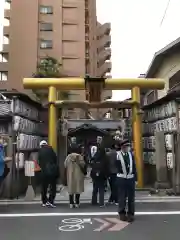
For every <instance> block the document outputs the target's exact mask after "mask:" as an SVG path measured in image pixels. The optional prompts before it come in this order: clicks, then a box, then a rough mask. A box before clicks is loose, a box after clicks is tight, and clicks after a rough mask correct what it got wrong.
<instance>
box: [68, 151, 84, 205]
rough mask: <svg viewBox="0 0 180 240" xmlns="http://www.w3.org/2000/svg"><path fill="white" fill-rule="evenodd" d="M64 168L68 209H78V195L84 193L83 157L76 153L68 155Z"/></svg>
mask: <svg viewBox="0 0 180 240" xmlns="http://www.w3.org/2000/svg"><path fill="white" fill-rule="evenodd" d="M64 167H65V169H66V177H67V188H68V193H69V204H70V208H74V207H76V208H78V207H79V205H80V195H81V193H82V192H84V178H85V175H86V174H87V172H86V164H85V161H84V158H83V156H82V155H81V154H79V153H78V152H77V153H75V152H74V153H70V154H68V156H67V157H66V159H65V162H64Z"/></svg>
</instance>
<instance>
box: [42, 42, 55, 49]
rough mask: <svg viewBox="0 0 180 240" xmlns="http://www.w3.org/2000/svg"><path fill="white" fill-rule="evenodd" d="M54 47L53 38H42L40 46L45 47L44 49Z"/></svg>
mask: <svg viewBox="0 0 180 240" xmlns="http://www.w3.org/2000/svg"><path fill="white" fill-rule="evenodd" d="M52 47H53V43H52V40H41V42H40V48H43V49H47V48H48V49H50V48H52Z"/></svg>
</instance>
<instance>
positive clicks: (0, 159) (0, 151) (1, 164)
mask: <svg viewBox="0 0 180 240" xmlns="http://www.w3.org/2000/svg"><path fill="white" fill-rule="evenodd" d="M4 158H5V156H4V145H3V140H2V139H1V138H0V179H2V178H3V174H4V169H5V161H4Z"/></svg>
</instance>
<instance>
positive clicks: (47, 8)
mask: <svg viewBox="0 0 180 240" xmlns="http://www.w3.org/2000/svg"><path fill="white" fill-rule="evenodd" d="M40 13H43V14H53V7H52V6H40Z"/></svg>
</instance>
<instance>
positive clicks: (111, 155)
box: [107, 144, 118, 204]
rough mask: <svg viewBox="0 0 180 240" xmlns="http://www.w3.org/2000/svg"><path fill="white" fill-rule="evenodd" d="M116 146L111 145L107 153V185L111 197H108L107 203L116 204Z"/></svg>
mask: <svg viewBox="0 0 180 240" xmlns="http://www.w3.org/2000/svg"><path fill="white" fill-rule="evenodd" d="M116 149H117V146H116V145H115V144H113V146H112V149H111V150H110V151H109V152H108V153H107V157H108V162H109V164H108V165H109V176H108V180H109V185H110V188H111V195H110V197H109V203H111V204H113V203H115V204H117V203H118V197H117V181H116V179H117V167H116V160H117V152H116Z"/></svg>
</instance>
